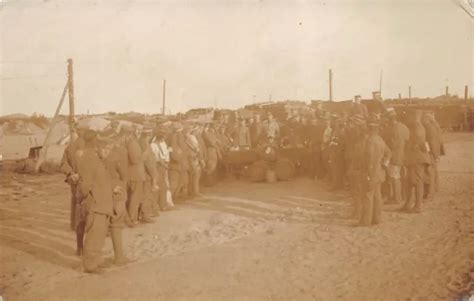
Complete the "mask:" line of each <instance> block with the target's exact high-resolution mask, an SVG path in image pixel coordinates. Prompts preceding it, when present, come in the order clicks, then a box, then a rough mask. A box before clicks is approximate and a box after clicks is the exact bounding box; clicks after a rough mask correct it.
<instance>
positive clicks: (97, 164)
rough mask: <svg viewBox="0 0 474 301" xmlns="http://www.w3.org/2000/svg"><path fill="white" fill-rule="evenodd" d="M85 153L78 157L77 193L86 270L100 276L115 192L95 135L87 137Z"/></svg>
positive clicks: (88, 131) (86, 133) (91, 133)
mask: <svg viewBox="0 0 474 301" xmlns="http://www.w3.org/2000/svg"><path fill="white" fill-rule="evenodd" d="M84 141H85V144H84V149H83V150H82V151H80V152H79V153H78V159H77V171H78V174H79V182H78V189H79V190H80V192H81V194H82V196H83V200H82V204H83V208H84V213H85V223H84V230H85V239H84V255H83V265H84V270H85V271H86V272H89V273H93V272H97V271H98V268H99V265H100V264H101V263H102V258H101V252H102V248H103V245H104V242H105V237H106V235H107V229H108V227H109V220H110V217H111V216H112V215H113V193H114V188H113V186H112V181H111V179H110V175H109V173H108V171H107V169H106V166H105V164H104V163H103V161H102V160H101V159H100V158H99V154H98V152H97V148H96V146H97V145H96V133H95V132H94V131H92V130H87V131H86V132H85V133H84Z"/></svg>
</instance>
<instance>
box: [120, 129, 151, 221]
mask: <svg viewBox="0 0 474 301" xmlns="http://www.w3.org/2000/svg"><path fill="white" fill-rule="evenodd" d="M122 130H123V131H124V133H125V135H126V138H125V148H126V150H127V154H128V185H127V196H128V198H127V210H128V214H129V216H130V219H131V223H132V225H137V224H138V223H139V222H138V219H139V215H138V213H139V207H140V203H141V202H142V201H143V198H144V186H145V180H146V175H145V162H144V160H143V151H142V149H141V147H140V143H139V142H138V139H137V137H136V134H135V129H134V128H133V127H129V126H124V127H122Z"/></svg>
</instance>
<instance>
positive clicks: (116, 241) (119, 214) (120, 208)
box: [99, 139, 130, 265]
mask: <svg viewBox="0 0 474 301" xmlns="http://www.w3.org/2000/svg"><path fill="white" fill-rule="evenodd" d="M122 149H123V145H122V144H121V143H120V139H119V140H118V141H117V140H116V141H115V142H112V143H107V142H105V141H104V142H102V143H100V144H99V155H100V157H101V159H102V160H103V161H104V163H105V167H106V169H107V171H108V173H109V176H110V180H111V182H112V187H114V190H113V192H114V194H113V215H112V216H111V218H110V236H111V238H112V245H113V248H114V256H115V260H114V263H115V264H116V265H124V264H127V263H129V262H130V260H129V259H128V258H127V257H126V256H125V254H124V251H123V241H122V231H123V228H124V226H125V223H126V222H127V219H128V213H127V208H126V201H127V193H126V191H127V190H126V187H127V178H128V176H127V175H128V161H127V158H126V156H124V153H123V151H122Z"/></svg>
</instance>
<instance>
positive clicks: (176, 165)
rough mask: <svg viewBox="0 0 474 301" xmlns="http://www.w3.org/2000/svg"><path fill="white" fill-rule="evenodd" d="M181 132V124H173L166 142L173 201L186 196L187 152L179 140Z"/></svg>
mask: <svg viewBox="0 0 474 301" xmlns="http://www.w3.org/2000/svg"><path fill="white" fill-rule="evenodd" d="M182 132H183V126H182V125H181V123H179V122H177V123H175V124H173V133H172V134H171V135H170V137H169V142H168V145H169V146H170V149H171V153H170V165H169V181H170V188H171V194H172V196H173V200H174V201H182V200H183V199H184V198H185V197H186V196H187V185H188V171H189V166H188V158H187V154H186V153H185V152H184V150H183V149H182V147H181V145H182V142H181V143H180V142H179V141H180V140H182V139H183V138H182V134H183V133H182ZM185 194H186V195H185Z"/></svg>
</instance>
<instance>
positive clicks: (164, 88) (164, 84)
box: [161, 79, 166, 115]
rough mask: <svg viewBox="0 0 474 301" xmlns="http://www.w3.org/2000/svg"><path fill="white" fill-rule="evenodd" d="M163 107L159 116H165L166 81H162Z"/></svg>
mask: <svg viewBox="0 0 474 301" xmlns="http://www.w3.org/2000/svg"><path fill="white" fill-rule="evenodd" d="M162 106H163V107H162V108H161V114H163V115H165V109H166V79H164V80H163V105H162Z"/></svg>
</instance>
